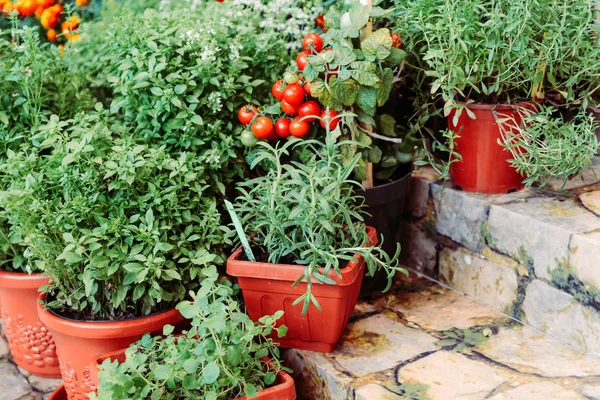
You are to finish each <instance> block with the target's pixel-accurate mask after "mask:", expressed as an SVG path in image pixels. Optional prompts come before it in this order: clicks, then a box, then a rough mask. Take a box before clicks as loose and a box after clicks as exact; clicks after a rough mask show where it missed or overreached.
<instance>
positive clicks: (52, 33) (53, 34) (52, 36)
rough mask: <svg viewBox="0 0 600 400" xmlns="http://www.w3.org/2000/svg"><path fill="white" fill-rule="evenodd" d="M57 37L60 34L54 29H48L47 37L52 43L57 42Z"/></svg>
mask: <svg viewBox="0 0 600 400" xmlns="http://www.w3.org/2000/svg"><path fill="white" fill-rule="evenodd" d="M57 36H58V32H56V30H54V29H48V32H46V37H47V38H48V40H49V41H51V42H56V39H57Z"/></svg>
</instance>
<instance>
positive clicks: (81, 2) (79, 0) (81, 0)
mask: <svg viewBox="0 0 600 400" xmlns="http://www.w3.org/2000/svg"><path fill="white" fill-rule="evenodd" d="M89 2H90V0H75V5H76V6H79V7H83V6H85V5H87V4H88V3H89Z"/></svg>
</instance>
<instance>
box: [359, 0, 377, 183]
mask: <svg viewBox="0 0 600 400" xmlns="http://www.w3.org/2000/svg"><path fill="white" fill-rule="evenodd" d="M360 2H361V3H362V4H364V5H366V6H368V7H369V11H371V9H372V8H373V0H360ZM371 33H373V22H372V21H371V20H370V19H369V23H368V24H367V26H366V27H364V28H363V30H362V32H361V34H360V39H361V40H364V39H365V38H366V37H368V36H369V35H370V34H371ZM360 126H361V127H362V128H363V129H364V130H366V131H369V132H372V131H373V126H371V125H370V124H364V123H362V122H361V123H360ZM362 184H363V186H364V187H365V189H369V188H372V187H373V186H374V185H375V183H374V181H373V163H372V162H369V161H367V179H366V180H365V181H363V182H362Z"/></svg>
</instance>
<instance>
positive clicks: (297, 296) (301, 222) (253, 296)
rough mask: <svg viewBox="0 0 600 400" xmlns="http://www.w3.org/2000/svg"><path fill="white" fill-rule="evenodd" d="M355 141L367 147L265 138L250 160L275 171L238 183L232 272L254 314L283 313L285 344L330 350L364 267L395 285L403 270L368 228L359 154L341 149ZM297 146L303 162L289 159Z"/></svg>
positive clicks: (330, 141)
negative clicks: (358, 189)
mask: <svg viewBox="0 0 600 400" xmlns="http://www.w3.org/2000/svg"><path fill="white" fill-rule="evenodd" d="M349 145H351V146H359V145H360V144H359V143H356V142H349V141H339V142H336V141H335V140H334V137H333V135H332V134H329V135H328V137H327V139H326V141H325V143H323V142H321V141H317V140H301V139H295V138H294V139H292V140H289V141H287V142H285V143H283V142H282V143H279V144H277V146H276V147H272V146H270V145H269V144H267V143H259V144H258V145H257V150H256V158H255V160H254V162H253V165H252V167H254V166H256V164H257V163H258V162H261V161H264V162H266V163H267V164H269V165H271V166H272V168H270V169H269V171H268V172H267V174H266V175H265V176H263V177H258V178H255V179H252V180H250V181H247V182H244V183H241V184H239V188H240V190H241V191H242V193H243V194H242V196H240V197H239V198H238V199H237V200H236V207H235V210H234V211H233V209H232V217H233V219H234V224H235V226H236V230H237V232H238V236H239V237H240V239H241V240H242V243H243V244H244V246H243V247H244V250H242V247H240V248H238V249H237V250H236V251H235V252H234V253H233V254H232V255H231V256H230V257H229V259H228V260H227V273H228V274H229V275H232V276H236V277H237V278H238V283H239V285H240V288H241V289H242V293H243V295H244V300H245V304H246V308H247V311H248V313H249V315H250V318H252V319H253V320H254V321H257V320H259V319H260V318H261V317H262V316H264V315H269V314H272V313H273V312H275V311H277V310H284V311H285V315H284V318H283V321H282V323H284V324H285V325H286V326H287V327H288V333H287V336H286V337H285V338H283V339H281V340H280V343H281V346H282V347H292V348H300V349H307V350H316V351H323V352H331V351H333V349H334V348H335V345H336V343H337V341H338V340H339V337H340V335H341V333H342V331H343V330H344V328H345V326H346V324H347V323H348V319H349V317H350V314H351V313H352V310H353V309H354V306H355V305H356V302H357V299H358V294H359V290H360V285H361V282H362V277H363V275H364V274H365V271H367V273H368V274H369V275H373V274H374V273H375V271H376V270H377V269H379V268H384V269H385V270H386V272H387V276H388V287H389V286H391V282H392V279H393V277H394V276H395V274H396V272H398V271H401V272H403V273H406V271H405V270H403V269H402V268H399V267H398V260H397V256H398V252H397V253H396V255H395V256H394V257H389V256H388V255H387V253H385V252H384V251H383V250H382V249H381V247H380V246H376V243H377V236H376V232H375V230H374V229H373V228H370V227H366V226H365V225H364V222H363V214H362V209H363V207H362V201H361V200H360V199H359V198H357V196H356V195H355V194H354V192H353V191H354V185H355V184H356V182H354V181H352V180H351V179H350V175H351V173H352V171H353V170H354V169H355V168H356V167H357V165H358V164H359V161H360V160H361V157H362V155H361V154H360V153H359V154H356V155H355V156H354V157H353V158H352V159H351V160H350V162H349V163H346V162H345V159H344V154H343V148H344V146H349ZM292 151H296V152H301V153H303V154H304V160H303V162H298V161H292V162H291V163H284V162H283V160H284V158H285V157H286V156H289V154H290V153H291V152H292ZM236 215H237V216H239V218H240V220H239V221H237V222H236V220H237V217H236ZM246 235H249V237H250V239H249V240H250V241H249V242H248V241H247V240H246ZM299 303H302V307H299V306H297V304H299Z"/></svg>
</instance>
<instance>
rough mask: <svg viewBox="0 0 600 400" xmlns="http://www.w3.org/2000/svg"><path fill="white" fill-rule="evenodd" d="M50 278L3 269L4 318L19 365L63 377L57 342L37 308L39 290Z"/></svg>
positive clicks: (0, 304) (0, 303) (0, 301)
mask: <svg viewBox="0 0 600 400" xmlns="http://www.w3.org/2000/svg"><path fill="white" fill-rule="evenodd" d="M48 280H49V278H48V277H47V276H45V275H29V274H26V273H20V272H5V271H0V317H1V318H2V326H3V327H4V332H6V337H7V339H8V347H9V348H10V352H11V354H12V356H13V359H14V360H15V362H16V363H17V365H18V366H19V367H21V368H23V369H25V370H27V371H29V372H31V373H32V374H33V375H37V376H41V377H44V378H60V368H59V366H58V357H57V356H56V345H55V344H54V340H53V338H52V334H51V333H50V332H49V331H48V330H47V329H46V327H45V326H44V325H43V324H42V323H41V322H40V320H39V319H38V316H37V309H36V304H37V298H38V295H39V293H38V289H39V288H40V286H43V285H46V284H48Z"/></svg>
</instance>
